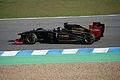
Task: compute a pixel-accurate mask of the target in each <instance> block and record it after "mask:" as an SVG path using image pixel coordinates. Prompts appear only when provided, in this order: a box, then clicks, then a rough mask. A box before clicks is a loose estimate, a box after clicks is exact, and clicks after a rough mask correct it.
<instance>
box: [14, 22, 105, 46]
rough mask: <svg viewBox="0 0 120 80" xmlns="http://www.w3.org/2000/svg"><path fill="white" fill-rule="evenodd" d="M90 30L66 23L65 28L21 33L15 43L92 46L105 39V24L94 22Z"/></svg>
mask: <svg viewBox="0 0 120 80" xmlns="http://www.w3.org/2000/svg"><path fill="white" fill-rule="evenodd" d="M89 28H90V29H87V28H84V27H82V26H80V25H77V24H69V23H64V28H61V27H57V28H54V29H53V30H45V29H43V28H38V29H36V30H30V31H26V32H22V33H19V34H18V35H21V38H20V39H17V40H15V43H16V44H19V42H22V43H25V44H35V43H36V42H37V41H43V42H48V43H66V42H68V43H69V42H70V43H71V42H78V43H81V44H92V43H94V42H95V41H97V40H99V39H100V38H101V37H103V33H104V24H101V23H100V22H93V25H90V26H89Z"/></svg>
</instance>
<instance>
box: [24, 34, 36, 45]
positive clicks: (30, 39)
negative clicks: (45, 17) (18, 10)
mask: <svg viewBox="0 0 120 80" xmlns="http://www.w3.org/2000/svg"><path fill="white" fill-rule="evenodd" d="M25 42H26V43H28V44H35V43H36V42H37V36H36V34H34V33H30V34H28V35H27V36H26V38H25Z"/></svg>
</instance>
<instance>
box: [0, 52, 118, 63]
mask: <svg viewBox="0 0 120 80" xmlns="http://www.w3.org/2000/svg"><path fill="white" fill-rule="evenodd" d="M112 61H120V53H119V52H118V53H91V54H90V53H85V54H66V55H65V54H63V55H62V54H51V55H37V56H36V55H29V56H0V65H12V64H40V63H78V62H112Z"/></svg>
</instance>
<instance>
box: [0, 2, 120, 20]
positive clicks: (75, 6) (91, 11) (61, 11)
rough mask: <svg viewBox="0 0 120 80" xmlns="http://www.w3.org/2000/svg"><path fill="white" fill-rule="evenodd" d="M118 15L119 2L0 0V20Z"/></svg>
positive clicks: (119, 11)
mask: <svg viewBox="0 0 120 80" xmlns="http://www.w3.org/2000/svg"><path fill="white" fill-rule="evenodd" d="M104 14H120V0H0V18H19V17H53V16H82V15H84V16H85V15H104Z"/></svg>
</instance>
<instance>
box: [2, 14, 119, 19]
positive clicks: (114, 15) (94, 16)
mask: <svg viewBox="0 0 120 80" xmlns="http://www.w3.org/2000/svg"><path fill="white" fill-rule="evenodd" d="M109 16H120V14H117V15H95V16H65V17H36V18H10V19H9V18H6V19H0V20H32V19H61V18H79V17H109Z"/></svg>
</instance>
